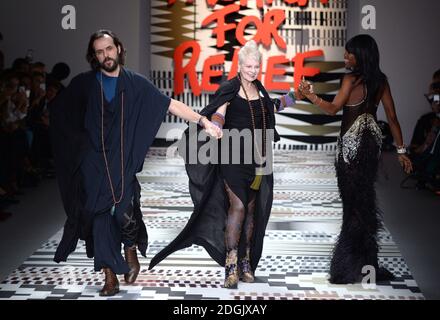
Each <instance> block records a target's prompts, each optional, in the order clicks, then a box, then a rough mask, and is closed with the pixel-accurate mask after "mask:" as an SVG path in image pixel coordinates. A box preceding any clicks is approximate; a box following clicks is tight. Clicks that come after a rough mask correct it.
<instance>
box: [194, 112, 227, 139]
mask: <svg viewBox="0 0 440 320" xmlns="http://www.w3.org/2000/svg"><path fill="white" fill-rule="evenodd" d="M199 124H200V125H201V126H202V127H203V128H204V129H205V131H206V133H207V134H209V135H210V136H211V137H213V138H216V139H221V138H222V137H223V130H221V129H220V128H219V127H217V126H216V125H214V124H213V123H212V122H211V121H209V120H208V119H207V118H206V117H201V118H200V120H199Z"/></svg>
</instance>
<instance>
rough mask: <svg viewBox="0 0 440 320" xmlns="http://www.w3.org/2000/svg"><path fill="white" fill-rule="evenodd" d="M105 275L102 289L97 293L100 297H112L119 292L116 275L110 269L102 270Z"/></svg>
mask: <svg viewBox="0 0 440 320" xmlns="http://www.w3.org/2000/svg"><path fill="white" fill-rule="evenodd" d="M103 271H104V274H105V284H104V288H102V290H101V291H100V292H99V295H100V296H101V297H110V296H114V295H115V294H117V293H118V292H119V281H118V277H116V274H115V273H114V272H113V271H112V270H111V269H110V268H104V269H103Z"/></svg>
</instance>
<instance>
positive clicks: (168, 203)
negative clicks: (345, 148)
mask: <svg viewBox="0 0 440 320" xmlns="http://www.w3.org/2000/svg"><path fill="white" fill-rule="evenodd" d="M165 155H166V150H165V149H162V148H153V149H151V150H150V152H149V155H148V157H147V159H146V161H145V166H144V170H143V171H142V173H140V174H139V180H140V182H141V184H142V189H143V191H142V211H143V214H144V221H145V223H146V225H147V229H148V233H149V241H150V243H149V249H148V254H147V258H146V259H144V258H142V259H140V260H141V264H142V270H141V273H140V275H139V278H138V281H137V283H136V284H134V285H125V283H124V281H123V278H122V277H120V284H121V287H120V289H121V291H120V293H119V294H118V295H116V296H114V297H111V298H103V297H99V295H98V291H99V290H100V288H101V287H102V285H103V282H102V280H103V277H102V275H101V274H100V273H95V272H94V271H93V261H92V260H90V259H87V257H86V255H85V247H84V244H83V243H80V245H79V246H78V248H77V250H76V252H75V253H74V254H72V255H71V257H70V259H69V260H68V262H67V263H64V264H59V265H58V264H55V263H53V262H52V257H53V254H54V251H55V248H56V245H57V243H58V241H59V239H60V237H61V233H60V232H58V233H57V234H56V235H54V236H53V237H52V238H51V239H49V240H48V241H47V242H46V243H44V244H43V245H42V246H41V248H40V249H39V250H38V251H37V252H35V253H34V254H33V255H32V256H30V257H29V258H28V259H27V260H26V261H25V262H24V263H23V264H22V265H21V266H20V267H19V268H17V269H16V270H15V271H14V272H12V273H11V274H10V275H9V276H8V277H7V278H6V279H5V280H4V281H3V282H2V283H1V284H0V299H14V300H29V299H49V300H54V299H55V300H58V299H76V300H90V299H92V300H95V299H100V300H101V299H110V300H115V299H116V300H120V299H123V300H126V299H127V300H131V299H139V300H151V299H153V300H167V299H173V300H180V299H191V300H199V299H209V300H211V299H212V300H216V299H236V300H248V299H251V300H260V299H262V300H287V299H289V300H290V299H301V300H304V299H405V300H415V299H424V297H423V294H422V293H421V292H420V290H419V288H418V286H417V283H416V282H415V280H414V279H413V277H412V276H411V272H410V270H409V269H408V267H407V265H406V264H405V261H404V260H403V258H402V256H401V254H400V252H399V249H398V247H397V246H396V244H395V243H394V241H393V239H392V236H391V235H390V234H389V232H387V231H385V232H383V233H381V234H380V237H379V239H380V245H381V251H380V263H381V264H383V265H384V266H385V267H387V268H388V269H389V270H390V271H392V272H393V273H394V274H395V275H396V280H395V281H391V282H385V283H381V284H380V285H379V284H377V285H371V284H369V285H362V284H355V285H332V284H329V283H328V281H327V276H328V275H327V272H328V265H329V259H330V253H331V250H332V248H333V246H334V243H335V240H336V236H337V233H338V230H339V228H340V223H341V201H340V199H339V196H338V192H337V186H336V179H335V173H334V168H333V161H334V154H333V153H331V152H310V151H289V152H285V151H276V153H275V173H274V174H275V190H274V192H275V194H274V204H273V208H272V214H271V218H270V221H269V225H268V228H267V231H266V238H265V242H264V250H263V255H262V259H261V260H260V264H259V267H258V269H257V272H256V281H255V283H252V284H246V283H240V284H239V287H238V289H237V290H227V289H223V288H222V285H223V269H222V268H221V267H219V266H218V265H216V263H215V262H214V261H213V260H211V259H210V257H209V256H208V254H207V253H206V252H205V251H204V249H203V248H201V247H197V246H193V247H191V248H187V249H185V250H181V251H179V252H177V253H175V254H173V255H171V256H170V257H169V258H168V259H166V260H164V261H163V262H162V263H161V264H159V265H158V266H156V267H155V268H154V269H153V270H151V271H148V270H147V266H148V263H149V260H150V259H151V258H152V257H153V256H154V254H156V253H157V252H158V251H160V250H161V249H162V248H163V247H164V246H165V245H167V244H168V243H169V242H170V241H171V240H172V239H174V237H175V236H176V235H177V234H178V233H179V231H180V230H181V229H182V228H183V227H184V225H185V223H186V221H187V219H188V217H189V215H190V214H191V210H192V202H191V199H190V196H189V193H188V190H187V183H188V182H187V176H186V174H185V171H184V168H183V163H182V160H181V159H179V158H175V157H169V156H168V157H166V156H165ZM385 214H386V213H385Z"/></svg>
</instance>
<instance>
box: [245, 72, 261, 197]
mask: <svg viewBox="0 0 440 320" xmlns="http://www.w3.org/2000/svg"><path fill="white" fill-rule="evenodd" d="M238 79H239V80H240V86H241V87H242V89H243V92H244V94H245V96H246V100H247V102H248V104H249V111H250V113H251V121H252V129H253V136H254V145H255V149H256V150H257V154H258V157H259V158H260V164H259V166H258V168H257V174H256V176H255V179H254V181H253V183H252V185H251V189H253V190H259V189H260V184H261V177H262V171H263V170H262V164H263V163H264V161H265V158H266V111H265V108H264V103H263V99H261V96H260V94H258V98H259V100H260V107H261V113H262V115H263V146H262V152H261V153H260V150H259V148H258V141H257V137H256V133H255V130H256V126H255V115H254V110H253V108H252V104H251V101H250V100H249V96H248V94H247V92H246V89H245V88H244V85H243V82H242V81H241V78H240V76H239V77H238ZM254 85H255V84H254ZM255 88H256V89H257V92H258V93H259V90H258V87H257V86H255Z"/></svg>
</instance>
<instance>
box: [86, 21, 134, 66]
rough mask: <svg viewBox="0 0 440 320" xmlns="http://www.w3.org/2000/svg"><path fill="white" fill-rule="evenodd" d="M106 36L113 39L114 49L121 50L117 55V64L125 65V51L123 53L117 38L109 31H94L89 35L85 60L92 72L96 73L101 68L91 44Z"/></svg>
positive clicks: (121, 45)
mask: <svg viewBox="0 0 440 320" xmlns="http://www.w3.org/2000/svg"><path fill="white" fill-rule="evenodd" d="M106 35H108V36H110V37H111V38H112V39H113V43H114V44H115V46H116V48H117V47H120V48H121V52H120V53H119V64H120V65H124V64H125V55H126V51H125V48H124V45H123V44H122V42H121V41H120V40H119V38H118V37H117V36H116V34H114V33H113V32H112V31H110V30H105V29H103V30H98V31H96V32H95V33H94V34H92V35H91V37H90V41H89V46H88V48H87V56H86V58H87V62H88V63H89V64H90V67H91V68H92V70H95V71H98V70H99V69H100V67H101V66H100V64H99V61H98V59H97V58H96V53H95V48H94V46H93V44H94V43H95V41H96V40H98V39H101V38H103V37H105V36H106Z"/></svg>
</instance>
